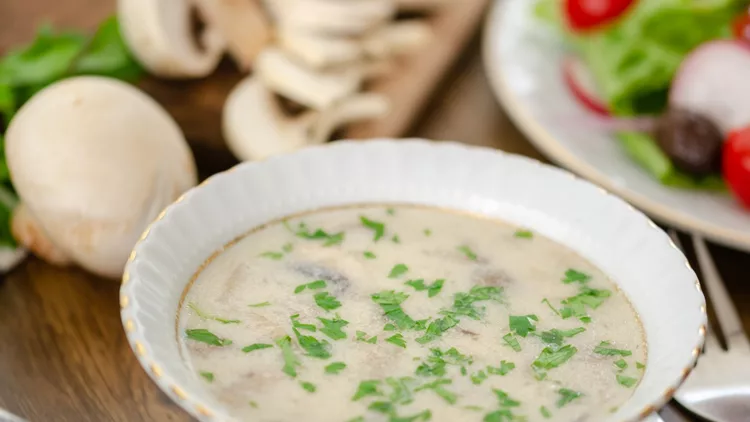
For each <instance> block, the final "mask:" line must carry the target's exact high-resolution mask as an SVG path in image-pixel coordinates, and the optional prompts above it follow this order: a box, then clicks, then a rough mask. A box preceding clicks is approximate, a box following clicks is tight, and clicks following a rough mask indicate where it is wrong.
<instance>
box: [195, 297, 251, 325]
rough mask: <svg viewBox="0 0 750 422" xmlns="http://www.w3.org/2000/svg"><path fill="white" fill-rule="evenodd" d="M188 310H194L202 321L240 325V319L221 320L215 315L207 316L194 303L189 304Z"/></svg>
mask: <svg viewBox="0 0 750 422" xmlns="http://www.w3.org/2000/svg"><path fill="white" fill-rule="evenodd" d="M188 308H190V309H192V310H193V312H195V314H196V315H198V317H199V318H201V319H210V320H214V321H217V322H220V323H222V324H239V323H240V320H239V319H224V318H219V317H217V316H215V315H210V314H207V313H205V312H203V311H201V310H200V309H199V308H198V306H197V305H196V304H195V303H193V302H190V303H188Z"/></svg>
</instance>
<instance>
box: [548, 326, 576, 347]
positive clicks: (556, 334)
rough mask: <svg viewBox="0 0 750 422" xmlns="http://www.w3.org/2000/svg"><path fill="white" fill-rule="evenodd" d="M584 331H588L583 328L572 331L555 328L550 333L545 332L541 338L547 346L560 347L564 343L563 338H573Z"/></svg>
mask: <svg viewBox="0 0 750 422" xmlns="http://www.w3.org/2000/svg"><path fill="white" fill-rule="evenodd" d="M584 331H586V329H585V328H583V327H578V328H573V329H572V330H558V329H557V328H553V329H551V330H549V331H543V332H542V334H541V335H540V336H539V337H541V339H542V341H543V342H545V343H547V344H556V345H558V346H560V345H562V343H563V338H566V337H573V336H575V335H577V334H580V333H582V332H584Z"/></svg>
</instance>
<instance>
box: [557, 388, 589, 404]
mask: <svg viewBox="0 0 750 422" xmlns="http://www.w3.org/2000/svg"><path fill="white" fill-rule="evenodd" d="M557 394H559V395H560V398H559V399H558V400H557V403H556V404H557V407H558V408H560V407H563V406H565V405H566V404H568V403H570V402H572V401H573V400H575V399H577V398H579V397H581V396H583V393H579V392H578V391H573V390H569V389H567V388H561V389H559V390H557Z"/></svg>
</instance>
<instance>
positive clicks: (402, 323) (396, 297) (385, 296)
mask: <svg viewBox="0 0 750 422" xmlns="http://www.w3.org/2000/svg"><path fill="white" fill-rule="evenodd" d="M371 298H372V301H373V302H375V303H377V304H378V305H380V307H381V308H382V309H383V312H385V316H386V317H388V319H390V320H391V321H393V322H394V323H395V324H396V326H398V328H400V329H402V330H410V329H412V328H414V327H415V326H416V322H415V321H414V320H413V319H412V318H411V317H410V316H409V315H407V314H406V312H404V310H403V309H402V308H401V304H402V303H403V302H404V301H405V300H406V299H408V298H409V295H407V294H406V293H402V292H398V293H397V292H395V291H393V290H389V291H382V292H380V293H375V294H373V295H372V296H371Z"/></svg>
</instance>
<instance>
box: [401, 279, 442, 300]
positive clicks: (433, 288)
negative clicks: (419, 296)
mask: <svg viewBox="0 0 750 422" xmlns="http://www.w3.org/2000/svg"><path fill="white" fill-rule="evenodd" d="M444 283H445V280H444V279H442V278H441V279H439V280H435V281H434V282H433V283H432V284H430V285H426V284H424V280H423V279H421V278H420V279H419V280H409V281H407V282H406V283H404V284H406V285H407V286H411V287H413V288H414V290H416V291H418V292H421V291H424V290H427V297H435V296H437V294H438V293H440V291H441V290H443V284H444Z"/></svg>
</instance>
